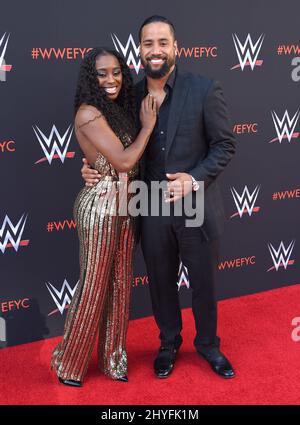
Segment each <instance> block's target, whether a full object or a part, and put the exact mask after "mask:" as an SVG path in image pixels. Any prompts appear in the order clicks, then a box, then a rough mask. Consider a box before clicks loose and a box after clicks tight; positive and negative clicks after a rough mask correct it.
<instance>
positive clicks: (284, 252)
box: [267, 240, 296, 272]
mask: <svg viewBox="0 0 300 425" xmlns="http://www.w3.org/2000/svg"><path fill="white" fill-rule="evenodd" d="M295 242H296V241H295V240H294V241H292V242H291V243H290V244H289V246H288V247H287V248H285V246H284V244H283V242H282V241H281V242H280V245H279V248H278V250H277V251H276V249H275V248H274V246H273V245H272V244H271V243H269V244H268V248H269V251H270V254H271V257H272V260H273V263H274V267H271V268H269V270H267V271H268V272H269V271H270V270H274V268H275V269H276V271H278V269H279V267H282V266H283V267H284V268H285V270H286V268H287V266H290V265H292V264H294V262H295V260H290V257H291V254H292V251H293V248H294V245H295Z"/></svg>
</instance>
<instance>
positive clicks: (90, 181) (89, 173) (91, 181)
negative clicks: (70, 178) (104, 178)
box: [81, 158, 100, 186]
mask: <svg viewBox="0 0 300 425" xmlns="http://www.w3.org/2000/svg"><path fill="white" fill-rule="evenodd" d="M82 162H83V166H82V168H81V175H82V178H83V180H84V181H85V185H86V186H94V185H95V184H97V183H98V181H99V180H100V173H99V172H98V171H97V170H93V169H92V168H91V167H90V165H89V163H88V162H87V160H86V158H82Z"/></svg>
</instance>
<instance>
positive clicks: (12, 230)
mask: <svg viewBox="0 0 300 425" xmlns="http://www.w3.org/2000/svg"><path fill="white" fill-rule="evenodd" d="M26 220H27V216H26V217H25V214H23V215H22V217H21V218H20V220H19V222H18V223H17V224H16V225H15V226H14V225H13V224H12V222H11V220H10V219H9V217H8V216H7V215H6V216H5V218H4V221H3V223H2V226H1V227H0V250H1V251H2V253H3V254H4V252H5V249H6V248H12V247H13V248H14V249H15V251H16V252H17V251H18V249H19V246H20V245H23V246H24V245H28V243H29V240H21V238H22V234H23V232H24V227H25V224H26Z"/></svg>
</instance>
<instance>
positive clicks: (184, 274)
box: [177, 263, 190, 291]
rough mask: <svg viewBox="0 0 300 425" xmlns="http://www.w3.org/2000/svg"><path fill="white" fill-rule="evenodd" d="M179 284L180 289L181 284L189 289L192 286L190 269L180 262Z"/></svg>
mask: <svg viewBox="0 0 300 425" xmlns="http://www.w3.org/2000/svg"><path fill="white" fill-rule="evenodd" d="M177 285H178V291H179V289H180V288H181V286H186V287H187V288H188V289H189V287H190V282H189V275H188V271H187V268H186V267H185V266H184V265H183V264H182V263H180V265H179V271H178V282H177Z"/></svg>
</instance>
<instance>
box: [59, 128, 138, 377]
mask: <svg viewBox="0 0 300 425" xmlns="http://www.w3.org/2000/svg"><path fill="white" fill-rule="evenodd" d="M118 136H119V138H120V140H121V141H122V143H123V145H124V147H126V146H128V145H129V144H130V143H131V139H130V137H129V136H128V135H126V134H124V135H118ZM94 168H95V169H97V170H98V171H99V173H100V175H101V179H100V181H99V182H98V183H97V185H95V186H93V187H87V186H85V187H83V188H82V189H81V191H80V192H79V194H78V196H77V198H76V200H75V204H74V211H73V212H74V219H75V221H76V225H77V231H78V236H79V261H80V279H79V283H78V286H77V288H76V291H75V294H74V296H73V298H72V302H71V304H70V306H69V309H68V313H67V317H66V321H65V326H64V334H63V338H62V340H61V342H59V344H58V345H57V346H56V348H55V349H54V351H53V353H52V359H51V367H52V369H54V370H55V371H56V373H57V376H58V377H60V378H62V379H72V380H76V381H81V382H82V381H83V380H84V377H85V375H86V372H87V369H88V365H89V361H90V358H91V354H92V351H93V348H94V344H95V343H97V351H98V366H99V368H100V370H101V371H103V372H104V373H105V374H106V375H107V376H109V377H111V378H112V379H117V378H120V377H122V376H123V375H126V373H127V354H126V344H125V343H126V333H127V327H128V319H129V297H130V288H131V283H132V254H133V248H134V229H133V219H132V217H131V216H130V215H128V214H126V215H120V214H118V211H119V207H120V206H122V203H124V201H125V200H127V202H128V201H129V197H130V196H132V195H130V194H128V191H126V190H125V192H124V190H123V189H122V190H120V188H121V185H122V181H123V182H124V178H125V180H126V178H127V179H128V182H130V181H132V180H133V179H134V177H135V176H136V174H137V165H136V166H135V167H134V168H133V169H132V170H131V171H130V172H129V173H127V175H124V173H122V174H119V175H118V173H117V172H116V170H114V168H113V167H112V165H111V164H110V163H109V162H108V161H107V160H106V158H105V157H104V156H102V155H101V154H100V153H99V154H98V156H97V159H96V162H95V164H94ZM122 187H123V186H122Z"/></svg>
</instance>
